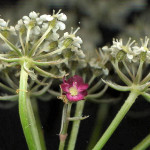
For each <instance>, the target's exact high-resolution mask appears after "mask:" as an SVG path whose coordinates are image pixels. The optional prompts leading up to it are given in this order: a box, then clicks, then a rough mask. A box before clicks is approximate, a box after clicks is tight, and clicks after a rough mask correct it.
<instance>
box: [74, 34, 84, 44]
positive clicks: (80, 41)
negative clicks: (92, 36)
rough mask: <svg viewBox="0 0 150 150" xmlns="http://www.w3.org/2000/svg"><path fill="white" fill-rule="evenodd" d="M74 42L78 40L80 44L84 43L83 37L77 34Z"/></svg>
mask: <svg viewBox="0 0 150 150" xmlns="http://www.w3.org/2000/svg"><path fill="white" fill-rule="evenodd" d="M74 42H77V43H79V44H82V43H83V41H82V39H81V38H80V37H79V36H77V37H75V38H74Z"/></svg>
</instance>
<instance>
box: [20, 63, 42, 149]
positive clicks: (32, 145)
mask: <svg viewBox="0 0 150 150" xmlns="http://www.w3.org/2000/svg"><path fill="white" fill-rule="evenodd" d="M27 86H28V73H27V72H26V71H25V70H24V67H23V64H22V66H21V75H20V86H19V115H20V120H21V124H22V128H23V131H24V135H25V138H26V141H27V144H28V148H29V150H42V147H41V143H40V138H39V134H38V130H37V126H36V121H35V118H34V113H33V110H32V106H31V102H30V96H29V93H28V91H27Z"/></svg>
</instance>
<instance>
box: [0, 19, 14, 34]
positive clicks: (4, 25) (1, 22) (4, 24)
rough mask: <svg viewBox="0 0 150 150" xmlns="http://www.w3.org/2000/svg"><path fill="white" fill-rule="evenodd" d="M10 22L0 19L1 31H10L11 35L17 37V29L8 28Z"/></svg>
mask: <svg viewBox="0 0 150 150" xmlns="http://www.w3.org/2000/svg"><path fill="white" fill-rule="evenodd" d="M8 22H9V21H7V22H6V21H5V20H4V19H1V18H0V30H1V31H8V32H9V33H11V34H13V35H16V31H15V28H14V27H13V26H10V27H8Z"/></svg>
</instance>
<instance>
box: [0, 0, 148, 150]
mask: <svg viewBox="0 0 150 150" xmlns="http://www.w3.org/2000/svg"><path fill="white" fill-rule="evenodd" d="M17 3H18V1H16V0H5V1H0V10H4V8H6V7H7V8H9V6H10V7H11V8H12V7H13V6H15V5H16V4H17ZM29 5H30V2H29ZM41 7H46V6H45V5H42V6H41ZM60 8H61V9H62V10H64V11H68V12H69V7H68V6H67V4H66V3H64V4H62V5H61V6H55V5H47V8H46V9H47V11H48V12H51V11H52V9H56V10H58V9H60ZM149 9H150V2H149V1H147V6H146V8H145V9H144V10H140V11H131V13H130V14H129V15H128V16H127V18H126V24H127V25H128V24H132V22H133V18H134V17H135V16H136V17H138V16H140V15H141V14H142V13H143V12H144V11H147V10H149ZM36 11H37V12H38V10H36ZM76 12H77V16H78V19H79V21H80V17H82V16H83V15H85V13H83V12H84V11H83V10H80V9H78V8H76ZM3 13H7V12H3ZM14 14H15V10H14ZM97 26H98V28H99V31H100V32H101V34H102V37H103V42H102V43H97V45H96V46H97V47H98V46H102V45H104V44H106V43H109V42H111V41H112V38H113V37H117V35H118V34H119V33H120V32H121V30H120V29H116V28H111V27H106V26H104V25H103V24H102V23H101V22H99V23H98V25H97ZM107 92H108V93H109V94H111V95H112V96H115V95H116V94H118V93H117V92H116V91H114V90H111V89H109V90H108V91H107ZM127 96H128V93H125V94H124V96H123V99H122V100H121V101H120V102H119V103H117V104H115V105H114V104H110V109H109V114H108V116H107V121H106V122H105V123H104V127H103V132H104V131H105V129H106V128H107V127H108V125H109V124H110V122H111V121H112V119H113V118H114V116H115V114H116V113H117V112H118V110H119V109H120V107H121V105H122V104H123V102H124V100H125V98H126V97H127ZM38 104H39V114H40V117H41V122H42V126H43V131H44V135H45V140H46V145H47V149H48V150H56V149H58V144H59V137H58V134H59V131H60V122H61V112H62V107H63V103H62V102H61V101H60V100H58V99H53V100H51V101H48V102H43V101H40V100H38ZM149 108H150V104H149V103H148V102H146V101H145V100H144V99H143V98H142V97H139V98H138V99H137V100H136V102H135V104H134V106H133V107H132V108H131V111H130V112H129V113H128V115H127V116H126V117H125V118H124V120H123V121H122V122H121V124H120V125H119V127H118V129H117V130H116V131H115V133H114V134H113V135H112V137H111V138H110V140H109V141H108V143H107V144H106V146H105V147H104V148H103V149H104V150H130V149H131V148H132V147H133V146H135V145H136V144H137V143H138V142H139V141H141V140H142V139H143V138H144V137H145V136H146V135H147V134H148V133H150V109H149ZM73 109H74V106H73ZM97 109H98V105H96V104H94V103H90V102H87V103H86V105H85V109H84V113H83V115H90V117H89V118H88V119H86V120H84V121H82V123H81V128H80V133H79V136H78V140H77V145H76V150H85V149H86V146H87V144H88V142H89V138H90V135H91V132H92V127H93V125H94V120H95V117H96V111H97ZM27 149H28V148H27V145H26V142H25V138H24V135H23V132H22V127H21V124H20V119H19V114H18V105H16V106H14V107H13V108H11V109H2V108H1V109H0V150H27Z"/></svg>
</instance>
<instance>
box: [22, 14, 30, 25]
mask: <svg viewBox="0 0 150 150" xmlns="http://www.w3.org/2000/svg"><path fill="white" fill-rule="evenodd" d="M30 21H31V20H30V18H29V17H28V16H23V22H24V24H25V25H28V24H29V23H30Z"/></svg>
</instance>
